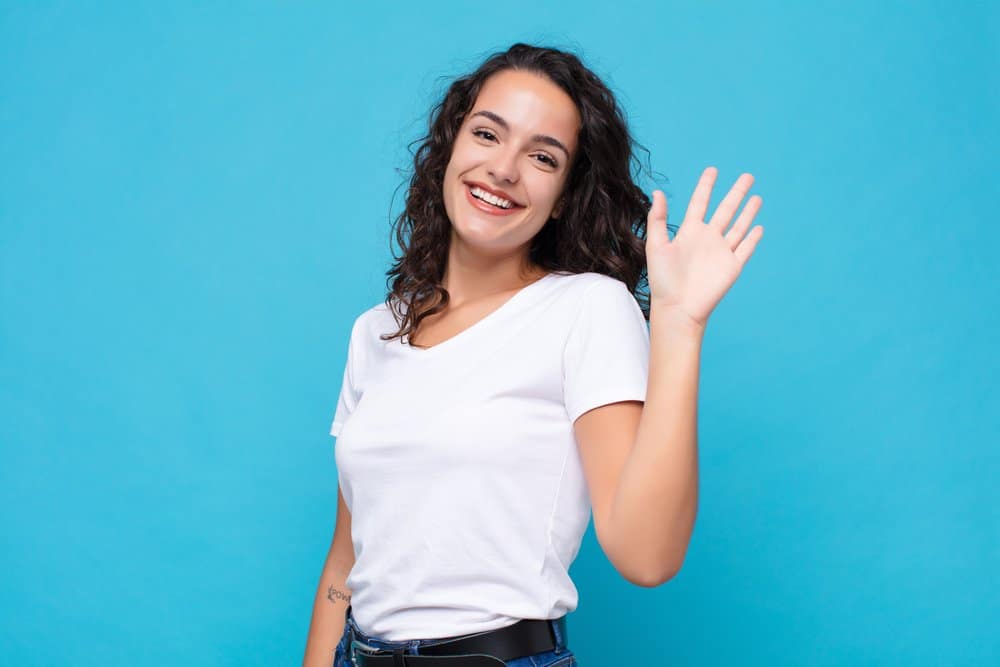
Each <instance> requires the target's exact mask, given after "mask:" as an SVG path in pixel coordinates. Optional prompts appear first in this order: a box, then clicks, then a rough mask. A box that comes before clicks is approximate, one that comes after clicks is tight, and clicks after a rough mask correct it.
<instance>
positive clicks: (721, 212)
mask: <svg viewBox="0 0 1000 667" xmlns="http://www.w3.org/2000/svg"><path fill="white" fill-rule="evenodd" d="M718 173H719V171H718V169H716V168H715V167H708V168H707V169H705V171H704V172H702V174H701V179H700V180H699V181H698V185H697V186H696V187H695V190H694V194H693V195H691V202H690V203H689V204H688V208H687V213H686V214H685V215H684V222H682V223H681V226H680V227H679V228H678V229H677V233H676V234H675V235H674V238H673V240H672V241H671V240H670V239H669V238H668V236H667V198H666V196H665V195H664V194H663V192H662V191H660V190H654V191H653V205H652V206H651V207H650V209H649V215H648V216H647V218H646V220H647V224H646V267H647V276H648V281H649V292H650V306H651V308H656V309H671V310H673V311H676V313H677V314H680V315H681V316H683V317H685V319H687V318H689V319H690V320H691V321H692V323H693V324H695V325H696V326H699V327H700V328H702V329H704V327H705V325H706V324H707V323H708V316H709V315H710V314H711V313H712V310H713V309H714V308H715V306H716V305H717V304H718V303H719V301H721V300H722V297H723V296H724V295H725V294H726V292H727V291H729V288H730V287H732V285H733V283H734V282H736V278H738V277H739V275H740V272H741V271H742V270H743V266H744V265H745V264H746V262H747V260H748V259H750V255H752V254H753V251H754V248H755V247H756V246H757V242H758V241H759V240H760V238H761V237H762V236H763V235H764V228H763V227H762V226H760V225H757V226H756V227H754V228H753V229H752V230H751V231H750V233H749V234H747V228H748V227H749V226H750V223H751V222H752V221H753V218H754V216H755V215H757V211H758V210H759V209H760V206H761V202H762V200H761V198H760V196H759V195H754V196H753V197H751V198H750V199H749V200H748V201H747V205H746V206H744V207H743V211H742V212H741V213H740V215H739V217H738V218H736V223H735V224H734V225H733V226H732V227H731V228H730V229H729V231H728V232H727V231H725V230H726V227H728V226H729V221H730V220H732V218H733V215H734V214H735V213H736V209H737V208H738V207H739V205H740V202H741V201H743V197H744V196H746V194H747V192H748V191H749V190H750V186H751V185H753V176H752V175H750V174H742V175H741V176H740V177H739V178H738V179H736V184H735V185H734V186H733V188H732V189H731V190H730V191H729V193H728V194H727V195H726V196H725V198H724V199H723V200H722V202H720V203H719V207H718V208H717V209H715V214H714V215H713V216H712V219H711V220H709V221H708V224H705V223H704V219H705V214H706V212H707V211H708V202H709V198H710V197H711V194H712V186H713V185H714V184H715V178H716V176H717V175H718ZM723 232H725V233H723Z"/></svg>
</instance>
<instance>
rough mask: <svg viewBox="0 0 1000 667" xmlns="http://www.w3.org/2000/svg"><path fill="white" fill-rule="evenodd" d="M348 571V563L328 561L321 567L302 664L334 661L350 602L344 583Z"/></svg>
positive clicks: (317, 666) (314, 666) (312, 666)
mask: <svg viewBox="0 0 1000 667" xmlns="http://www.w3.org/2000/svg"><path fill="white" fill-rule="evenodd" d="M348 572H350V565H344V566H340V565H337V564H336V563H328V564H327V565H326V566H324V568H323V574H322V575H321V576H320V580H319V586H318V587H317V589H316V598H315V600H314V601H313V613H312V621H311V622H310V624H309V637H308V639H307V640H306V652H305V657H304V658H303V660H302V667H330V665H331V664H333V654H334V650H335V649H336V648H337V643H338V642H339V641H340V638H341V636H342V635H343V633H344V622H345V618H344V617H345V615H346V612H347V606H348V605H349V604H350V603H351V592H350V590H348V588H347V585H346V583H345V581H346V580H347V574H348Z"/></svg>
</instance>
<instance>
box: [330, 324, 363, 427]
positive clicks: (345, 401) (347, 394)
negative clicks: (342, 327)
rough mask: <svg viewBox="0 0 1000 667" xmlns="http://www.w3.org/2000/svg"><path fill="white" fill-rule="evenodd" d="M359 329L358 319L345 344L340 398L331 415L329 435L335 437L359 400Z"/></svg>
mask: <svg viewBox="0 0 1000 667" xmlns="http://www.w3.org/2000/svg"><path fill="white" fill-rule="evenodd" d="M360 328H361V318H360V317H358V318H357V319H356V320H355V321H354V326H353V327H351V339H350V341H349V342H348V344H347V362H346V363H345V364H344V377H343V380H342V381H341V383H340V396H339V397H338V398H337V409H336V411H335V413H334V415H333V423H332V424H331V425H330V435H332V436H334V437H337V436H339V435H340V429H341V428H343V426H344V422H346V421H347V418H348V417H349V416H350V414H351V412H353V411H354V408H355V407H356V406H357V404H358V401H359V400H360V399H361V390H360V379H361V377H360V375H359V366H360V361H361V360H360V358H359V357H360V356H361V350H360V348H361V340H359V337H360V336H359V330H360Z"/></svg>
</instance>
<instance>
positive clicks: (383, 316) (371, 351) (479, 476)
mask: <svg viewBox="0 0 1000 667" xmlns="http://www.w3.org/2000/svg"><path fill="white" fill-rule="evenodd" d="M397 328H398V327H397V326H396V322H395V320H394V319H393V316H392V313H391V311H389V309H388V307H387V306H386V305H385V304H384V303H380V304H378V305H376V306H374V307H372V308H371V309H369V310H367V311H365V312H364V313H362V314H361V315H360V316H359V317H358V318H357V319H356V320H355V322H354V326H353V328H352V330H351V339H350V344H349V347H348V359H347V364H346V368H345V370H344V378H343V385H342V388H341V392H340V397H339V399H338V403H337V409H336V414H335V415H334V418H333V424H332V426H331V429H330V434H331V435H333V436H337V441H336V446H335V452H334V454H335V459H336V464H337V471H338V474H339V478H340V487H341V491H342V493H343V494H344V500H345V501H346V503H347V507H348V509H350V511H351V538H352V540H353V542H354V552H355V564H354V567H353V568H352V569H351V571H350V573H349V575H348V577H347V580H346V584H347V587H348V588H349V589H350V590H351V607H352V613H353V615H354V617H355V620H356V622H357V623H358V625H359V626H360V628H361V630H363V631H364V632H365V633H367V634H370V635H374V636H376V637H380V638H382V639H387V640H390V641H400V640H408V639H423V638H437V637H450V636H454V635H460V634H468V633H475V632H482V631H486V630H493V629H496V628H500V627H505V626H507V625H511V624H513V623H515V622H516V621H518V620H519V619H522V618H535V619H546V618H558V617H559V616H562V615H563V614H566V613H568V612H571V611H573V610H574V609H576V606H577V590H576V587H575V586H574V584H573V582H572V580H571V579H570V577H569V573H568V570H569V567H570V564H571V563H572V562H573V560H574V558H575V557H576V554H577V552H578V551H579V549H580V543H581V541H582V539H583V534H584V532H585V530H586V528H587V523H588V521H589V520H590V513H591V505H590V495H589V493H588V489H587V484H586V479H585V478H584V474H583V468H582V467H581V463H580V458H579V453H578V451H577V448H576V439H575V436H574V433H573V422H574V421H575V420H576V418H577V417H579V416H580V415H582V414H583V413H584V412H586V411H588V410H590V409H592V408H595V407H597V406H600V405H604V404H607V403H614V402H617V401H625V400H637V401H644V400H645V397H646V380H647V374H648V365H649V329H648V324H647V323H646V320H645V319H644V318H643V315H642V311H641V310H640V308H639V304H638V303H637V302H636V300H635V298H634V297H633V296H632V294H631V293H630V292H629V290H628V288H627V286H626V285H625V283H624V282H622V281H620V280H617V279H615V278H611V277H609V276H606V275H603V274H600V273H593V272H587V273H578V274H570V273H549V274H548V275H546V276H545V277H543V278H541V279H540V280H537V281H535V282H534V283H531V284H529V285H528V286H527V287H524V288H522V289H521V290H520V291H519V292H517V293H516V294H515V295H514V296H513V297H511V298H510V299H508V300H507V301H506V302H505V303H504V304H503V305H501V306H500V308H498V309H497V310H495V311H493V312H492V313H490V314H489V315H487V316H486V317H485V318H483V319H482V320H480V321H479V322H477V323H475V324H474V325H472V326H471V327H469V328H468V329H466V330H464V331H462V332H461V333H459V334H458V335H456V336H454V337H452V338H450V339H448V340H446V341H443V342H441V343H439V344H437V345H434V346H432V347H430V348H429V349H421V348H417V347H411V346H410V345H409V343H408V341H406V340H405V339H403V340H401V339H400V338H395V339H393V340H391V341H384V340H380V339H379V335H380V334H388V333H394V332H395V331H396V330H397Z"/></svg>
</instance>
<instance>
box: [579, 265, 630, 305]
mask: <svg viewBox="0 0 1000 667" xmlns="http://www.w3.org/2000/svg"><path fill="white" fill-rule="evenodd" d="M562 279H563V280H565V281H566V284H567V285H568V288H569V289H568V291H570V292H572V293H573V295H574V299H573V300H574V304H575V306H576V307H577V308H578V309H579V310H588V309H591V308H597V309H598V310H600V309H601V308H602V307H607V306H608V305H613V304H620V305H621V304H624V305H628V304H629V302H632V303H634V304H635V306H636V307H637V308H638V302H637V301H636V299H635V295H634V294H633V293H632V291H631V290H630V289H629V288H628V285H626V284H625V282H624V281H622V280H619V279H618V278H615V277H613V276H609V275H607V274H604V273H596V272H593V271H585V272H583V273H573V274H566V275H564V276H563V277H562Z"/></svg>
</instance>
